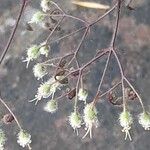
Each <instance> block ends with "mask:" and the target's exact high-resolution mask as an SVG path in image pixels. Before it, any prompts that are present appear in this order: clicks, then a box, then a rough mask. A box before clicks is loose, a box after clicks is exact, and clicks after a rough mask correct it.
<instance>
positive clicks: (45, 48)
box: [40, 42, 49, 57]
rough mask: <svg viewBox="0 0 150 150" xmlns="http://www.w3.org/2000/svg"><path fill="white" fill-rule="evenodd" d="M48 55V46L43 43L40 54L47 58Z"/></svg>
mask: <svg viewBox="0 0 150 150" xmlns="http://www.w3.org/2000/svg"><path fill="white" fill-rule="evenodd" d="M48 53H49V46H48V45H46V43H45V42H43V43H41V48H40V54H42V55H45V56H46V57H47V56H48Z"/></svg>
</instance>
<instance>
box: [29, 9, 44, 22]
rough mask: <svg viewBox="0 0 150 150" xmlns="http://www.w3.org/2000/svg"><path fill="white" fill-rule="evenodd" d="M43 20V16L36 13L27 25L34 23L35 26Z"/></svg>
mask: <svg viewBox="0 0 150 150" xmlns="http://www.w3.org/2000/svg"><path fill="white" fill-rule="evenodd" d="M44 18H45V14H44V13H43V12H41V11H38V12H36V13H35V14H34V15H33V16H32V18H31V20H30V21H29V23H36V24H37V23H41V22H42V21H43V20H44Z"/></svg>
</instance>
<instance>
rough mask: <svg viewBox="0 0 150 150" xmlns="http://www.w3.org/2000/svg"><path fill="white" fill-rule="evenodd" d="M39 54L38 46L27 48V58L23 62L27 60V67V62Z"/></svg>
mask: <svg viewBox="0 0 150 150" xmlns="http://www.w3.org/2000/svg"><path fill="white" fill-rule="evenodd" d="M39 56H40V51H39V46H37V45H33V46H31V47H30V48H29V49H27V58H26V60H24V62H27V67H28V65H29V62H30V61H32V60H34V59H37V58H38V57H39Z"/></svg>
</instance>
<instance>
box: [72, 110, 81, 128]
mask: <svg viewBox="0 0 150 150" xmlns="http://www.w3.org/2000/svg"><path fill="white" fill-rule="evenodd" d="M69 123H70V125H71V127H72V128H73V129H74V130H76V129H78V128H80V127H81V123H82V117H81V115H80V114H79V113H77V112H72V113H71V115H70V116H69Z"/></svg>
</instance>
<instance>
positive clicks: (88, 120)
mask: <svg viewBox="0 0 150 150" xmlns="http://www.w3.org/2000/svg"><path fill="white" fill-rule="evenodd" d="M97 114H98V112H97V109H96V107H95V106H94V105H93V103H89V104H86V106H85V108H84V122H85V125H86V128H87V132H86V133H85V135H84V136H83V138H85V137H86V136H87V134H88V133H90V138H92V128H93V126H96V127H97V126H98V124H99V121H98V118H97Z"/></svg>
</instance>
